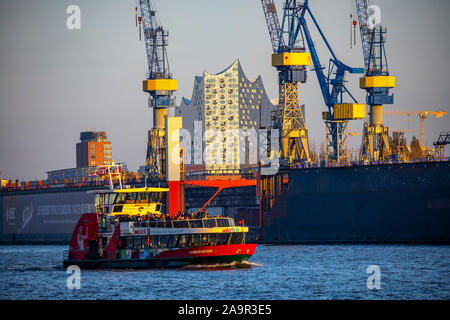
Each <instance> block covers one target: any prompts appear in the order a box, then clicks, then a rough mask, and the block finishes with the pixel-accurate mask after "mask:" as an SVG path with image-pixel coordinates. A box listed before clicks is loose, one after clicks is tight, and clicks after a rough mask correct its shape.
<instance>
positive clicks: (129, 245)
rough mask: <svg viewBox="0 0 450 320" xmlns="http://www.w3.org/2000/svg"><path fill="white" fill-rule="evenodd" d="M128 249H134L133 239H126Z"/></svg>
mask: <svg viewBox="0 0 450 320" xmlns="http://www.w3.org/2000/svg"><path fill="white" fill-rule="evenodd" d="M126 248H127V249H133V237H127V238H126Z"/></svg>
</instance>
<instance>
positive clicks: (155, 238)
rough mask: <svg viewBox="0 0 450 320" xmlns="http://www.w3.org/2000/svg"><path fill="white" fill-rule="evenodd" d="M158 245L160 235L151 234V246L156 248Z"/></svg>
mask: <svg viewBox="0 0 450 320" xmlns="http://www.w3.org/2000/svg"><path fill="white" fill-rule="evenodd" d="M157 245H158V236H150V248H156V247H157Z"/></svg>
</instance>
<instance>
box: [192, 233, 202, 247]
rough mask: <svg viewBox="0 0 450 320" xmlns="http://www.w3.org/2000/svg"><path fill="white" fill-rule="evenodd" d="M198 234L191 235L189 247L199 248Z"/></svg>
mask: <svg viewBox="0 0 450 320" xmlns="http://www.w3.org/2000/svg"><path fill="white" fill-rule="evenodd" d="M200 236H201V235H200V234H193V235H192V238H191V246H192V247H198V246H200Z"/></svg>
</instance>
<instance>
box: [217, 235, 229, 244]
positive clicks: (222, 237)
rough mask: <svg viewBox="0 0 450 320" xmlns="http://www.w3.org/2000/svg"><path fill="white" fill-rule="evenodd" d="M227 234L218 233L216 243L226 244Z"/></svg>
mask: <svg viewBox="0 0 450 320" xmlns="http://www.w3.org/2000/svg"><path fill="white" fill-rule="evenodd" d="M228 235H229V233H218V234H217V244H218V245H221V244H227V243H228Z"/></svg>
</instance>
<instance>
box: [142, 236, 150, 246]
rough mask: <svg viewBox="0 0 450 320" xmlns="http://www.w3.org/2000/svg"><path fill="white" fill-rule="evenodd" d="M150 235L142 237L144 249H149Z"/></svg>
mask: <svg viewBox="0 0 450 320" xmlns="http://www.w3.org/2000/svg"><path fill="white" fill-rule="evenodd" d="M148 242H149V241H148V237H142V238H141V243H142V249H147V248H148Z"/></svg>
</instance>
